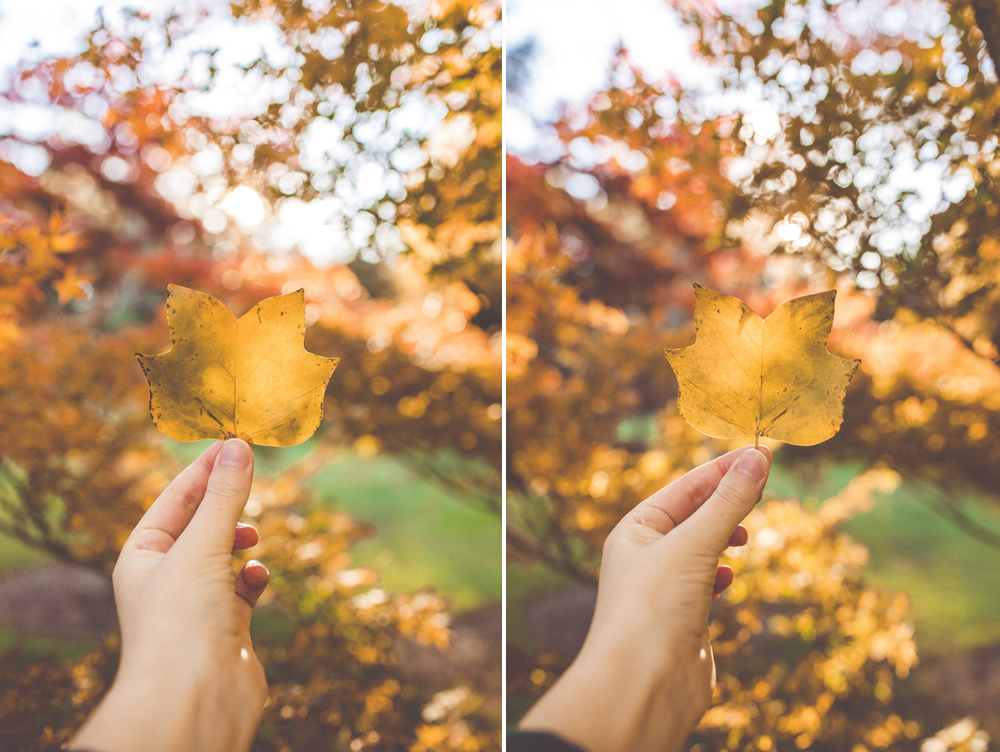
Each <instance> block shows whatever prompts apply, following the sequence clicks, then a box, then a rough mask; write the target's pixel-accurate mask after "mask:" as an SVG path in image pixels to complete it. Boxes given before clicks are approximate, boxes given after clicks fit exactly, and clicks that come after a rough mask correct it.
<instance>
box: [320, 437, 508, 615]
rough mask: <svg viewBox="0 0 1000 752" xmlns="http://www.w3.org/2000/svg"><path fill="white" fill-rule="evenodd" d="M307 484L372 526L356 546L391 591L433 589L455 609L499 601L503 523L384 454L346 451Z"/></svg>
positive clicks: (357, 553) (356, 553)
mask: <svg viewBox="0 0 1000 752" xmlns="http://www.w3.org/2000/svg"><path fill="white" fill-rule="evenodd" d="M311 485H312V487H313V488H315V489H316V491H317V492H319V494H320V495H321V496H322V498H323V500H324V502H325V503H328V504H331V505H333V506H335V507H336V508H338V509H341V510H343V511H345V512H347V513H348V514H350V515H351V516H352V517H354V518H355V519H357V520H361V521H364V522H369V523H371V524H372V525H374V526H375V530H376V532H375V537H374V538H371V539H369V540H365V541H362V542H360V543H358V544H357V545H355V546H354V548H353V549H352V552H353V554H354V560H355V562H356V563H357V564H360V565H371V566H374V567H375V568H376V569H378V571H379V572H380V573H381V579H380V584H381V586H382V587H383V588H385V589H386V590H388V591H390V592H402V591H408V590H416V589H419V588H422V587H425V586H428V585H430V586H432V587H434V588H436V589H437V591H438V592H439V593H440V594H442V595H444V596H447V597H448V598H450V599H451V600H452V606H453V608H454V609H456V610H464V609H468V608H474V607H476V606H479V605H482V604H483V603H487V602H489V601H497V600H499V599H500V597H501V594H502V591H501V573H500V569H501V567H502V565H503V559H502V529H501V525H500V520H499V518H497V517H496V516H495V515H492V514H489V513H488V512H485V511H483V510H481V509H479V508H477V507H475V506H473V505H470V504H467V503H465V502H463V501H462V500H461V499H459V498H457V497H455V496H454V495H452V494H450V493H448V492H447V491H445V490H444V489H442V488H441V486H439V485H438V484H436V483H434V482H432V481H428V480H426V479H424V478H421V477H420V476H418V475H416V474H414V473H413V472H411V471H410V470H409V469H408V468H406V467H405V466H403V465H401V464H400V463H399V462H397V461H395V460H393V459H392V458H389V457H376V458H373V459H371V460H362V459H359V458H357V457H353V456H351V455H346V454H345V455H344V457H343V459H341V460H339V461H338V462H335V463H333V464H331V465H330V466H329V467H326V468H324V469H323V470H322V471H320V472H319V473H318V474H317V475H316V476H315V477H314V478H313V479H312V481H311Z"/></svg>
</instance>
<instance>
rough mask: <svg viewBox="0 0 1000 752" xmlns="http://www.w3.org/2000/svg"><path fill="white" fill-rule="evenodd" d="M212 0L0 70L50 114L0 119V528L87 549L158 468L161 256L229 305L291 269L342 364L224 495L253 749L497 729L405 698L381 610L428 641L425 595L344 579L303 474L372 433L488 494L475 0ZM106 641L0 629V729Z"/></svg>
mask: <svg viewBox="0 0 1000 752" xmlns="http://www.w3.org/2000/svg"><path fill="white" fill-rule="evenodd" d="M229 10H230V11H231V14H232V16H231V18H228V19H227V18H224V17H220V16H218V15H212V14H209V13H207V12H204V13H203V12H200V11H197V12H186V13H178V14H174V15H170V16H168V17H166V18H165V19H163V20H160V19H158V18H156V17H152V16H150V15H147V14H131V15H128V16H127V17H126V18H125V19H124V20H123V21H122V22H121V23H111V22H106V23H102V24H101V25H100V26H99V27H98V28H97V29H96V30H95V31H93V32H92V33H91V34H90V36H89V38H88V40H87V47H86V49H85V51H84V52H83V53H81V54H80V55H78V56H76V57H73V58H65V59H58V60H45V61H43V62H41V63H38V64H33V65H29V66H24V67H23V68H22V69H20V70H19V71H18V72H17V74H16V75H15V77H14V80H13V82H12V84H11V86H10V87H9V89H8V90H7V91H6V92H5V93H4V94H3V95H2V97H3V103H4V106H5V107H7V108H9V109H10V111H12V112H15V113H24V112H29V111H33V112H35V113H37V112H38V111H39V110H40V109H41V110H43V111H44V112H46V113H48V116H49V117H50V118H51V120H52V121H54V122H56V123H58V127H56V128H53V129H52V131H51V132H50V133H49V134H48V135H46V136H44V137H43V138H41V139H39V138H33V137H32V136H31V135H30V134H29V133H27V130H24V131H23V132H22V131H20V130H18V127H17V126H16V125H15V127H14V130H13V131H12V132H11V133H10V134H8V135H7V136H6V137H3V138H0V435H2V436H3V438H2V439H0V532H3V533H6V534H8V535H12V536H14V537H16V538H18V539H20V540H21V541H23V542H25V543H28V544H30V545H33V546H36V547H38V548H41V549H44V550H46V551H49V552H51V553H52V554H54V555H56V556H58V557H60V558H62V559H64V560H67V561H72V562H79V563H86V564H90V565H92V566H95V567H97V568H99V569H102V570H103V571H105V572H109V571H110V569H111V567H112V565H113V563H114V561H115V558H116V556H117V551H118V549H119V548H120V546H121V544H122V542H123V541H124V538H125V536H127V534H128V532H129V530H130V529H131V527H132V526H133V525H134V524H135V522H136V520H137V519H138V518H139V516H140V515H141V514H142V510H143V509H144V508H146V507H147V506H148V505H149V504H150V503H151V502H152V500H153V499H154V498H155V496H156V494H157V493H158V492H159V490H161V489H162V487H163V486H164V485H165V483H166V482H167V480H168V479H169V478H170V477H171V476H172V474H173V473H174V472H176V470H178V469H179V468H178V464H177V462H176V460H174V459H172V458H171V457H170V455H169V454H168V453H167V452H166V450H165V448H164V442H163V441H162V437H161V436H159V434H157V433H156V431H155V429H153V427H152V423H151V421H150V419H149V417H148V411H147V405H148V392H147V388H146V386H145V383H144V379H143V377H142V373H141V371H140V370H139V368H138V366H137V364H136V363H135V359H134V353H135V352H137V351H138V352H147V353H153V352H162V351H164V350H165V349H167V347H168V346H169V341H168V340H167V338H166V332H167V329H166V326H165V317H164V315H163V311H162V303H163V300H164V298H165V295H166V284H167V283H168V282H174V283H178V284H182V285H186V286H191V287H195V288H197V289H200V290H204V291H206V292H209V293H211V294H212V295H215V296H217V297H219V298H220V299H222V300H223V301H224V302H226V303H227V304H228V305H229V306H230V307H231V308H232V309H233V310H234V311H236V312H237V313H241V312H242V311H244V310H246V309H247V308H249V307H250V306H251V305H252V304H254V303H255V302H257V301H258V300H260V299H262V298H264V297H267V296H269V295H274V294H279V293H281V292H282V291H285V292H287V291H289V290H292V289H298V288H300V287H301V288H304V289H305V291H306V301H307V323H308V325H309V326H308V330H307V347H308V348H309V349H310V350H311V351H314V352H321V353H324V354H326V355H329V356H337V357H340V358H341V365H340V367H339V368H338V370H337V377H338V378H337V381H336V382H335V383H332V384H331V386H330V388H329V390H328V397H327V403H326V409H325V420H324V425H323V427H322V428H321V431H320V434H319V435H318V436H317V438H316V439H314V444H315V446H316V447H317V448H316V449H315V450H314V451H313V452H312V453H311V454H309V455H307V457H306V459H305V460H303V461H302V462H301V463H299V464H298V465H297V466H294V467H293V468H291V469H290V470H289V471H288V472H287V473H285V474H284V475H283V476H281V477H279V478H277V479H274V480H271V481H268V480H266V479H260V480H259V482H258V483H257V484H256V486H255V490H254V495H253V498H252V500H251V504H250V505H249V507H248V511H247V514H248V516H251V517H253V518H255V521H256V522H257V523H258V526H259V527H260V529H261V533H262V537H263V541H262V545H261V548H262V549H263V550H262V551H261V552H260V553H259V554H258V555H260V556H261V558H262V559H264V560H266V561H267V562H268V564H269V565H271V567H272V571H273V572H274V573H275V578H274V581H273V584H272V587H271V588H270V589H269V596H268V599H269V603H270V604H271V605H270V607H271V608H272V609H273V610H274V611H275V613H276V614H278V616H275V617H274V618H275V619H277V620H278V622H279V623H282V624H284V623H286V622H287V628H282V629H279V630H278V633H277V634H274V635H269V636H266V639H262V640H261V641H260V644H259V649H260V651H261V654H262V659H263V661H264V663H265V666H266V669H267V672H268V675H269V680H270V682H271V687H272V695H271V699H270V700H269V705H268V708H269V709H268V714H267V717H266V719H265V724H264V726H263V727H262V730H261V733H260V736H259V738H258V740H257V742H256V746H255V749H261V750H270V749H274V750H277V749H301V750H306V749H314V748H315V747H316V745H317V744H318V743H319V741H318V740H320V739H324V740H331V739H333V740H335V741H334V742H333V743H335V744H336V745H338V748H340V747H343V748H350V749H362V748H365V747H368V746H372V747H377V748H380V749H399V750H404V749H405V750H445V749H498V748H499V735H498V733H497V730H496V729H497V718H496V717H495V715H493V714H492V712H491V711H488V709H484V708H483V707H481V704H482V697H480V696H478V695H476V693H475V692H473V691H469V690H468V689H453V690H450V692H451V694H447V693H445V694H444V695H441V696H436V697H429V696H428V695H427V694H426V692H425V691H424V690H422V689H420V688H417V687H414V686H413V684H412V683H411V682H410V681H408V680H407V679H405V678H404V675H403V673H402V672H401V671H400V669H399V667H398V666H397V657H396V652H395V649H394V645H395V640H396V638H398V637H407V638H412V639H416V640H417V641H418V642H422V643H426V644H431V645H436V646H438V647H440V648H442V649H445V648H446V646H447V642H448V630H447V623H448V619H447V615H446V614H445V613H444V609H445V607H446V605H447V604H446V603H445V602H444V601H443V600H442V599H441V598H439V597H437V596H435V595H433V594H430V593H418V594H414V595H404V596H395V597H389V596H386V595H385V594H384V593H383V592H382V591H381V590H378V589H372V586H373V585H374V583H375V579H376V575H375V573H374V572H372V571H369V570H365V569H356V568H355V569H352V568H350V557H349V554H348V550H349V548H350V545H351V544H352V543H353V542H354V541H356V540H357V539H359V538H360V537H363V536H364V535H365V530H364V528H363V527H360V526H358V525H357V524H356V523H354V522H352V521H351V520H349V519H348V518H347V517H346V516H344V515H342V514H338V513H332V512H330V511H329V510H326V509H324V508H323V507H321V506H320V505H319V503H318V500H317V499H316V498H314V496H313V495H312V494H311V493H309V492H307V491H306V490H305V489H304V488H303V481H304V479H305V478H306V477H307V476H308V474H310V473H311V472H314V471H315V470H316V469H317V468H318V467H319V463H320V462H321V461H322V460H323V459H326V458H329V457H330V456H331V451H332V450H333V448H335V447H350V448H353V450H354V451H355V452H357V453H358V454H359V455H361V456H362V457H370V456H372V455H374V454H377V453H379V452H388V453H392V454H393V455H394V456H397V457H400V458H402V459H404V460H405V461H407V462H408V463H410V464H411V465H413V466H414V467H416V468H418V469H419V470H420V471H421V472H424V473H426V474H428V475H429V476H432V477H434V478H435V479H437V480H438V481H439V482H441V483H444V484H447V485H449V486H450V487H452V488H454V489H455V490H457V491H458V492H459V493H460V494H461V495H462V496H463V498H468V499H470V500H472V501H474V502H476V503H478V504H481V505H483V506H485V507H486V508H489V509H493V510H496V509H498V507H499V496H500V491H499V489H500V480H499V478H500V473H499V470H500V467H499V465H500V424H501V421H500V418H501V409H500V393H501V385H500V353H499V341H500V318H499V311H500V310H501V305H500V287H501V284H500V281H501V280H500V251H499V249H500V172H501V162H500V37H499V28H500V27H499V10H500V8H499V3H493V2H486V3H482V2H473V1H472V0H459V1H458V2H448V3H430V4H427V5H420V6H419V7H413V8H407V9H404V8H403V7H401V6H397V5H383V4H381V3H376V2H360V3H343V2H333V3H310V4H307V6H303V5H302V4H301V3H297V2H281V1H279V2H272V3H266V4H263V3H246V4H234V5H232V6H231V7H230V8H229ZM250 28H255V29H269V30H271V31H274V32H275V39H276V40H277V43H276V45H270V46H267V47H266V49H267V50H268V51H267V52H266V53H265V52H261V53H259V56H256V57H253V59H243V60H238V61H237V62H236V63H235V64H234V62H233V59H232V56H233V53H227V48H226V46H225V45H221V46H219V49H217V50H214V51H212V49H211V48H208V49H207V51H204V50H202V48H201V47H200V46H199V45H203V44H204V37H202V38H201V41H199V36H198V35H199V34H204V33H205V29H213V30H216V31H219V33H226V34H229V35H232V36H233V37H234V38H237V39H238V38H239V35H240V34H241V33H244V32H246V30H247V29H250ZM213 44H214V43H213ZM227 55H229V57H227ZM232 92H236V93H237V95H236V96H235V97H234V96H232ZM244 94H245V95H247V96H246V97H245V98H244V97H243V95H244ZM250 94H252V95H253V96H249V95H250ZM227 102H228V105H227V104H226V103H227ZM226 107H228V108H229V109H226ZM310 207H311V208H310ZM317 207H318V211H320V212H325V214H323V215H322V216H321V217H320V220H319V222H317V221H316V220H315V219H314V217H315V215H313V218H312V219H311V218H310V216H309V212H310V211H317ZM324 220H325V222H326V223H325V224H323V225H320V223H321V222H323V221H324ZM310 221H312V222H313V225H315V226H319V228H320V229H319V230H314V231H313V232H312V235H309V234H308V233H307V232H306V231H305V230H306V229H307V227H306V226H307V225H308V223H309V222H310ZM297 233H298V234H297ZM318 233H322V234H320V235H319V240H317V234H318ZM296 247H298V248H301V249H303V250H305V251H309V252H312V254H313V256H314V257H315V258H316V259H318V260H310V259H308V258H306V257H305V256H304V255H302V254H300V253H297V252H296V250H295V249H296ZM317 249H318V250H317ZM335 261H336V262H337V263H333V262H335ZM114 654H115V646H114V645H113V644H111V645H109V646H108V648H107V649H105V650H102V651H98V652H97V653H95V654H93V655H91V656H88V657H87V658H86V659H84V661H83V662H81V663H78V664H77V665H76V666H73V667H64V666H60V665H59V664H58V662H57V661H55V660H54V659H41V660H36V661H34V662H33V663H30V664H28V665H27V667H25V665H24V661H25V660H27V659H26V658H25V657H22V658H18V657H16V656H14V655H10V654H9V655H7V656H6V657H5V658H4V660H3V661H2V663H0V672H2V674H3V676H4V679H3V680H0V686H3V687H4V690H3V693H2V697H0V717H2V719H3V723H2V724H0V725H2V726H3V729H4V731H3V734H4V736H3V737H2V738H3V740H4V744H3V746H4V748H5V749H8V748H9V749H17V750H21V749H24V750H27V749H32V750H35V749H58V748H59V747H60V745H61V744H62V743H64V742H65V741H66V740H67V739H68V738H69V736H70V734H71V733H72V732H73V730H74V729H75V728H76V726H77V725H79V723H80V722H81V721H82V719H83V718H84V717H85V716H86V714H87V712H89V709H90V708H92V707H93V705H94V703H95V702H96V699H97V698H98V697H99V694H100V691H101V689H102V688H103V687H104V686H106V684H107V682H108V681H109V680H110V678H111V676H112V675H113V671H114V658H113V656H114ZM24 671H27V672H29V673H30V674H31V675H32V676H35V677H38V678H37V681H36V682H35V683H33V684H32V685H31V691H30V692H29V691H28V689H27V688H26V686H25V684H24V682H22V681H20V678H18V680H17V681H15V680H14V679H15V677H21V675H22V672H24ZM42 677H44V678H42ZM456 693H457V694H456ZM43 698H44V699H43ZM54 708H58V709H59V713H58V714H54V713H53V709H54ZM338 734H339V735H338Z"/></svg>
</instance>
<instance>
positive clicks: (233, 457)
mask: <svg viewBox="0 0 1000 752" xmlns="http://www.w3.org/2000/svg"><path fill="white" fill-rule="evenodd" d="M219 462H220V463H221V464H223V465H235V466H236V467H249V466H250V447H248V446H247V445H246V442H244V441H241V440H240V439H230V440H229V441H227V442H226V443H225V444H224V445H223V447H222V458H221V459H220V460H219Z"/></svg>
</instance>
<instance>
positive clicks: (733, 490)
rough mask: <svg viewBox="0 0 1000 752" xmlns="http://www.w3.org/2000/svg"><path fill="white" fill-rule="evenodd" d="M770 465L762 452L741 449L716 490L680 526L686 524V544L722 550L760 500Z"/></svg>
mask: <svg viewBox="0 0 1000 752" xmlns="http://www.w3.org/2000/svg"><path fill="white" fill-rule="evenodd" d="M770 469H771V463H770V460H769V459H768V458H767V455H765V454H764V453H763V452H761V451H759V450H757V449H748V450H747V451H746V452H744V453H743V454H742V455H741V456H740V458H739V461H738V462H736V464H734V465H733V466H732V467H730V468H729V471H728V472H727V473H726V474H725V475H724V476H722V480H721V481H719V485H718V486H717V487H716V489H715V492H714V493H713V494H712V495H711V496H710V497H709V498H708V499H707V500H706V501H705V503H704V504H702V505H701V507H699V508H698V510H697V511H696V512H695V513H694V514H692V515H691V516H690V517H689V518H688V519H687V520H685V521H684V522H682V523H681V525H680V527H681V528H685V527H686V528H687V533H686V534H685V538H686V539H687V541H688V542H689V544H690V545H692V546H695V547H697V549H698V550H699V551H711V552H712V553H713V554H715V555H717V556H718V555H720V554H721V553H722V552H723V551H725V550H726V546H727V545H728V543H729V536H731V535H732V534H733V531H734V530H735V529H736V526H737V525H739V524H740V522H742V521H743V518H744V517H746V516H747V515H748V514H750V511H751V510H752V509H753V508H754V505H755V504H756V503H757V502H758V501H759V500H760V494H761V491H763V490H764V483H765V482H766V481H767V475H768V472H769V471H770Z"/></svg>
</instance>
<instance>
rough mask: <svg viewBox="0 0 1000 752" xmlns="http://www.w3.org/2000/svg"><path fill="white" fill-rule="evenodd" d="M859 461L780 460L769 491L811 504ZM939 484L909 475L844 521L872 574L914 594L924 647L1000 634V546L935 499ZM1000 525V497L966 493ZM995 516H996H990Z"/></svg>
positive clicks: (938, 649) (977, 641) (972, 642)
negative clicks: (938, 507) (974, 533)
mask: <svg viewBox="0 0 1000 752" xmlns="http://www.w3.org/2000/svg"><path fill="white" fill-rule="evenodd" d="M858 470H859V468H858V467H857V466H852V465H846V464H845V465H837V466H833V465H825V466H824V465H820V466H819V469H818V471H813V472H811V473H809V474H805V473H803V472H802V470H801V468H794V467H793V468H790V467H788V466H786V465H783V464H782V463H780V461H779V462H778V463H776V464H775V467H774V470H773V471H772V476H771V480H769V481H768V491H766V492H765V494H770V493H774V494H775V495H776V496H778V497H780V498H784V497H787V496H798V497H799V498H802V499H803V503H804V504H806V505H807V506H811V505H812V504H815V503H818V501H822V500H823V499H826V498H829V496H831V495H833V494H835V493H837V492H838V491H839V490H840V489H841V488H843V487H844V486H845V485H846V484H847V483H848V482H849V481H850V480H851V478H852V477H854V476H855V475H856V474H857V472H858ZM935 493H939V492H938V491H937V490H936V489H931V488H928V487H921V486H918V485H916V484H909V483H904V484H902V485H901V486H900V488H899V489H897V490H896V491H895V492H894V493H893V494H890V495H888V496H884V497H882V498H880V499H878V501H877V502H876V503H875V506H874V507H873V508H872V509H871V511H869V512H866V513H865V514H861V515H858V516H856V517H854V518H853V519H850V520H847V521H846V522H844V523H843V524H842V525H841V527H842V529H843V530H845V531H846V532H847V533H849V534H850V535H851V536H852V537H853V538H854V539H855V540H857V541H858V542H860V543H862V544H864V545H865V546H866V547H867V548H868V551H869V553H870V556H871V558H870V562H869V564H868V566H866V567H865V577H866V578H867V580H868V581H869V582H870V583H872V584H873V585H875V586H877V587H881V588H886V589H890V590H902V591H905V592H906V593H907V594H909V596H910V616H911V618H912V620H913V622H914V624H915V625H916V634H915V639H916V641H917V645H918V647H919V649H920V651H921V653H922V654H932V653H947V652H948V651H950V650H952V649H968V648H973V647H977V646H979V645H985V644H991V643H997V642H1000V550H997V549H995V548H991V547H990V546H988V545H986V544H984V543H981V542H979V541H977V540H975V539H973V538H972V537H971V536H969V535H968V534H967V533H965V532H964V531H962V530H960V529H959V528H958V527H957V526H956V525H955V524H954V523H953V522H951V521H950V520H948V519H946V518H945V517H943V516H942V515H940V514H938V513H937V512H936V511H934V510H933V509H931V508H930V507H929V506H928V503H927V502H928V500H929V499H933V498H934V497H933V494H935ZM962 499H963V501H964V503H965V506H966V507H967V508H970V509H974V510H978V517H979V518H980V519H982V518H985V519H984V521H985V522H986V524H991V523H992V527H993V528H994V529H995V528H996V523H997V517H998V515H997V513H996V511H991V510H996V508H997V507H996V500H995V499H993V500H992V501H990V500H986V499H981V498H978V497H977V496H976V495H974V494H972V493H969V494H967V495H965V496H964V497H962ZM990 518H992V519H990Z"/></svg>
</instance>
